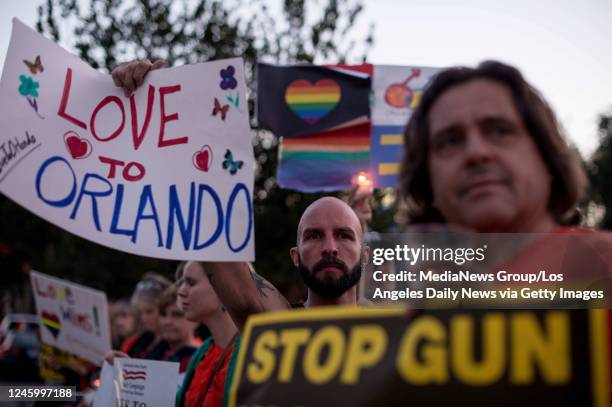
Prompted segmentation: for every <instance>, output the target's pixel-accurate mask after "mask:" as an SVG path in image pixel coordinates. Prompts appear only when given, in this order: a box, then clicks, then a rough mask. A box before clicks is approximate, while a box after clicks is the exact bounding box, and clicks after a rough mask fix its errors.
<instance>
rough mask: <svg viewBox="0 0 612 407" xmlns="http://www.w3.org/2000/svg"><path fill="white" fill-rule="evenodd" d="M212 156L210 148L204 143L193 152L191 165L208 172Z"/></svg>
mask: <svg viewBox="0 0 612 407" xmlns="http://www.w3.org/2000/svg"><path fill="white" fill-rule="evenodd" d="M212 156H213V153H212V149H211V148H210V146H209V145H208V144H206V145H205V146H203V147H202V149H201V150H200V151H196V152H195V154H193V166H194V167H196V168H197V169H198V170H200V171H204V172H208V169H209V168H210V167H211V165H212Z"/></svg>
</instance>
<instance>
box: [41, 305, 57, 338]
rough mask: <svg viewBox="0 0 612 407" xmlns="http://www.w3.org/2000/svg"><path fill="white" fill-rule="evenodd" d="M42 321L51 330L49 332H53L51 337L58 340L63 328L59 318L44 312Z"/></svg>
mask: <svg viewBox="0 0 612 407" xmlns="http://www.w3.org/2000/svg"><path fill="white" fill-rule="evenodd" d="M41 319H42V323H43V325H44V326H45V327H46V328H47V329H48V330H49V332H51V335H53V337H54V338H57V336H58V335H59V333H60V328H61V326H60V320H59V317H58V316H57V315H55V314H52V313H50V312H47V311H43V312H42V318H41Z"/></svg>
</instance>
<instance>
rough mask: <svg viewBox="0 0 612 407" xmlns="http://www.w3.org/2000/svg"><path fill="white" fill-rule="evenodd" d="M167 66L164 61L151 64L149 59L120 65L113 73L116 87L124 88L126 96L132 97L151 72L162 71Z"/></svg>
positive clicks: (159, 60)
mask: <svg viewBox="0 0 612 407" xmlns="http://www.w3.org/2000/svg"><path fill="white" fill-rule="evenodd" d="M165 64H166V61H164V60H163V59H158V60H157V61H155V62H153V63H151V61H149V60H148V59H143V60H135V61H131V62H128V63H126V64H122V65H119V66H118V67H117V68H115V69H113V72H112V73H111V75H112V77H113V82H115V85H117V86H119V87H120V88H123V90H124V91H125V95H126V96H130V95H131V94H132V93H133V92H134V91H135V90H136V88H138V87H139V86H140V85H142V83H143V82H144V78H145V76H146V75H147V73H149V71H154V70H155V69H160V68H162V67H163V66H164V65H165Z"/></svg>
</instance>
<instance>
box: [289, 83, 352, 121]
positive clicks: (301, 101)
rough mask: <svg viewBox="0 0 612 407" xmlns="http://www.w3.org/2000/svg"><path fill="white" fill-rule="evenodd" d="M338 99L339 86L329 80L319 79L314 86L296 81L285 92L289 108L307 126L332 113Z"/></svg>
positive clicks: (339, 93)
mask: <svg viewBox="0 0 612 407" xmlns="http://www.w3.org/2000/svg"><path fill="white" fill-rule="evenodd" d="M340 97H341V92H340V86H338V84H337V83H336V82H335V81H333V80H331V79H321V80H319V81H317V82H315V83H314V84H312V83H310V82H309V81H307V80H304V79H298V80H296V81H293V82H291V83H290V84H289V86H287V90H286V91H285V101H286V102H287V105H288V106H289V108H290V109H291V110H292V111H293V112H294V113H295V114H297V115H298V116H299V117H300V118H302V119H303V120H304V121H305V122H307V123H308V124H314V123H316V122H318V121H319V120H321V119H322V118H323V117H324V116H325V115H326V114H328V113H329V112H330V111H332V110H333V109H334V107H336V105H337V104H338V102H339V101H340Z"/></svg>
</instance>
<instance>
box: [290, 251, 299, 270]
mask: <svg viewBox="0 0 612 407" xmlns="http://www.w3.org/2000/svg"><path fill="white" fill-rule="evenodd" d="M289 255H290V256H291V261H292V262H293V265H294V266H295V267H297V266H298V264H300V259H299V258H300V254H299V253H298V249H297V247H292V248H291V249H290V250H289Z"/></svg>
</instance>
